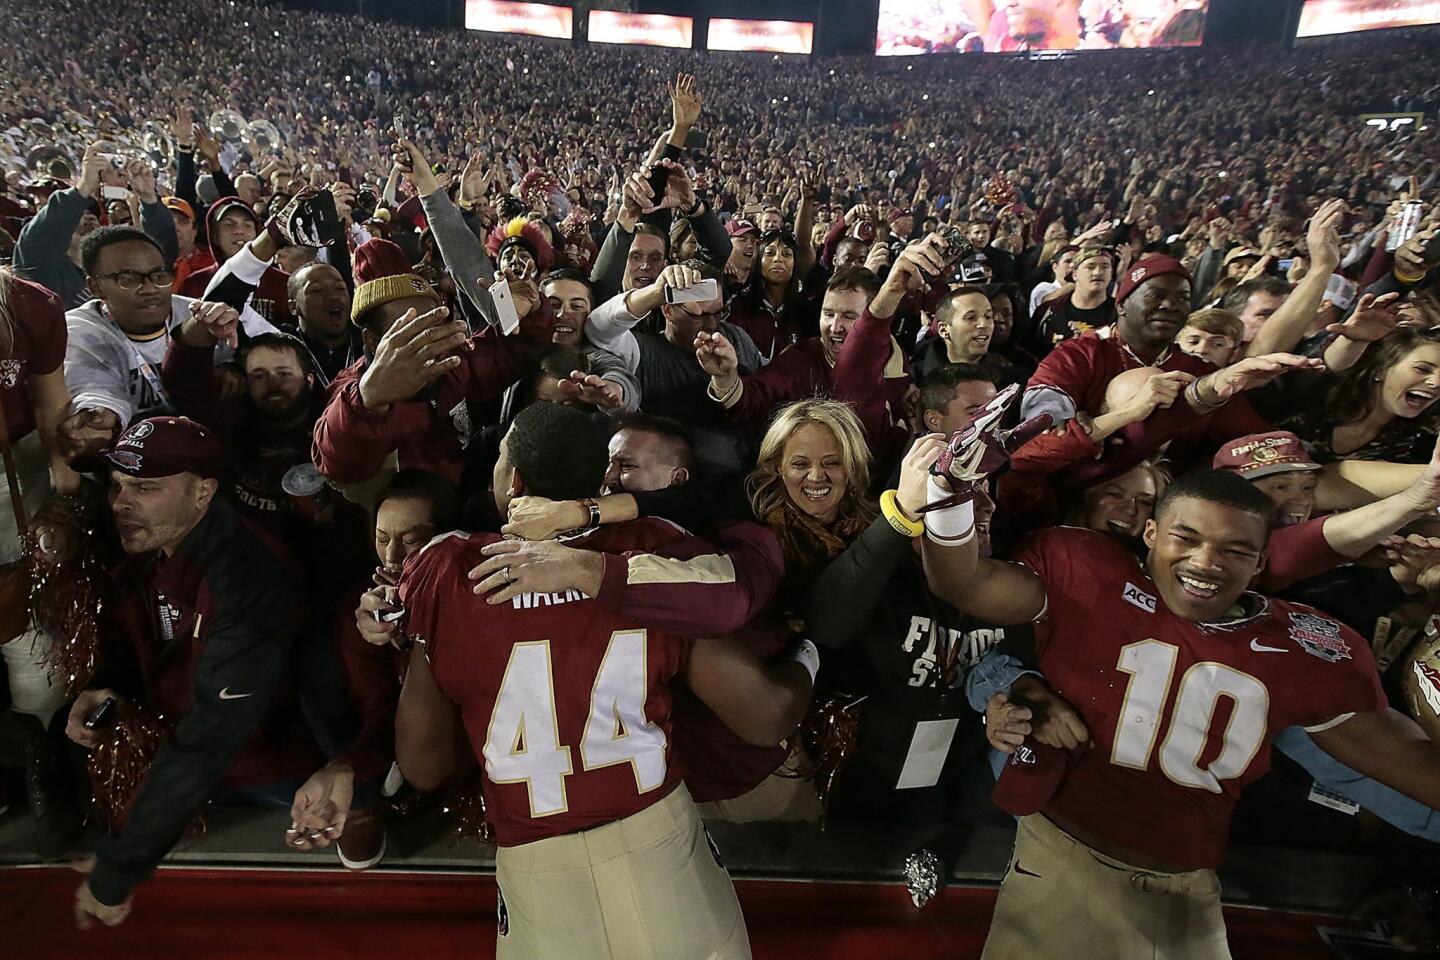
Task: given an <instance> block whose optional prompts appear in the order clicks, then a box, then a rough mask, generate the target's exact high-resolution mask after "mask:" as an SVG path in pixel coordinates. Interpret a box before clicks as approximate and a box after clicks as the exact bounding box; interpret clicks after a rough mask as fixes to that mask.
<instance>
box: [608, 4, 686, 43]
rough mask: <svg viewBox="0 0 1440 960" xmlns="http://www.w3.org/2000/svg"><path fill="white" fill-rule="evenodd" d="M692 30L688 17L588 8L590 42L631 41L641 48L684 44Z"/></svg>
mask: <svg viewBox="0 0 1440 960" xmlns="http://www.w3.org/2000/svg"><path fill="white" fill-rule="evenodd" d="M694 32H695V21H694V20H692V19H691V18H690V17H667V16H663V15H661V14H658V13H615V12H614V11H611V10H592V11H590V39H591V41H593V42H594V43H633V44H638V45H639V46H642V47H688V46H690V44H691V38H692V37H693V36H694Z"/></svg>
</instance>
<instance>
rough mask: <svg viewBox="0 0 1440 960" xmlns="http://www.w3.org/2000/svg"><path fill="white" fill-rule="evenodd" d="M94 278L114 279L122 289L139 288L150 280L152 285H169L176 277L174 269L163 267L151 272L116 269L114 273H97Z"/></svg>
mask: <svg viewBox="0 0 1440 960" xmlns="http://www.w3.org/2000/svg"><path fill="white" fill-rule="evenodd" d="M92 279H95V280H113V281H115V285H116V286H117V287H119V288H120V289H121V290H139V289H140V286H141V284H143V283H145V282H146V281H149V283H150V286H152V287H168V286H170V284H171V283H172V282H173V281H174V279H175V274H174V272H173V271H171V270H168V269H166V268H165V267H161V268H160V269H159V270H151V271H150V272H149V273H141V272H140V271H138V270H116V271H115V272H114V273H97V274H95V275H94V277H93V278H92Z"/></svg>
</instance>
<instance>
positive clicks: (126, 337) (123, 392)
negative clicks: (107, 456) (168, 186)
mask: <svg viewBox="0 0 1440 960" xmlns="http://www.w3.org/2000/svg"><path fill="white" fill-rule="evenodd" d="M166 216H169V214H166ZM81 261H82V263H83V264H84V268H85V274H86V276H87V278H88V284H89V287H90V289H91V290H92V291H94V293H95V295H96V299H94V300H90V301H87V302H86V303H84V304H83V305H81V306H79V307H76V308H75V309H73V310H71V311H69V312H68V313H66V315H65V319H66V326H67V327H68V330H69V342H68V344H67V345H66V348H65V382H66V383H67V384H68V385H69V387H70V392H71V394H72V396H73V398H74V399H73V401H72V404H71V408H72V409H73V410H75V411H76V413H75V415H74V416H72V417H71V418H70V419H69V420H67V421H66V422H65V424H63V425H62V427H61V434H62V439H63V440H64V442H66V443H69V442H72V441H73V442H78V443H80V444H81V445H83V442H84V441H87V440H94V439H97V438H100V437H103V438H105V439H108V438H110V437H112V436H114V432H115V430H116V429H117V428H119V427H122V426H125V425H127V424H129V423H130V422H131V421H132V420H135V419H138V418H141V417H146V416H151V415H154V414H157V413H174V412H175V406H174V402H173V400H172V399H171V397H170V396H169V394H168V392H167V391H166V389H165V386H164V384H163V382H162V380H161V377H160V366H161V363H162V362H163V361H164V359H165V352H166V345H167V343H168V340H169V336H170V331H171V330H173V329H175V328H176V327H178V326H179V325H180V324H181V323H183V322H184V321H185V320H186V318H188V317H190V316H191V315H192V314H193V313H194V312H195V311H199V310H202V309H204V310H207V311H209V310H214V309H219V308H222V305H218V304H208V305H207V304H203V303H202V302H201V301H198V300H191V299H190V298H188V297H179V296H174V295H173V294H171V293H170V285H171V281H172V279H173V277H174V274H173V273H172V272H171V269H170V267H169V265H168V263H167V261H166V258H165V254H164V253H163V252H162V251H161V249H160V245H159V244H158V243H157V242H156V241H155V239H154V238H153V237H151V236H150V235H149V234H147V233H145V232H144V231H141V230H136V229H135V228H133V227H102V228H100V229H99V230H96V231H95V232H94V233H92V234H90V235H89V236H87V237H86V238H85V242H84V243H83V244H82V245H81ZM267 331H268V332H274V328H273V327H271V326H270V325H269V324H267V323H265V322H264V321H263V320H260V319H259V318H258V317H255V318H254V320H253V322H252V323H250V324H247V325H246V332H247V333H249V334H252V335H258V334H260V333H264V332H267ZM231 355H232V348H231V347H230V346H229V345H226V346H224V347H222V348H221V349H220V350H218V351H217V356H216V360H217V361H219V360H226V359H229V357H230V356H231Z"/></svg>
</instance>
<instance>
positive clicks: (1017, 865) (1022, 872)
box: [1015, 861, 1044, 880]
mask: <svg viewBox="0 0 1440 960" xmlns="http://www.w3.org/2000/svg"><path fill="white" fill-rule="evenodd" d="M1015 872H1016V873H1018V874H1020V875H1022V876H1026V877H1034V878H1035V879H1036V880H1043V879H1044V878H1043V877H1041V876H1040V874H1038V873H1031V872H1030V871H1029V870H1026V869H1025V868H1024V867H1022V866H1020V863H1019V861H1016V863H1015Z"/></svg>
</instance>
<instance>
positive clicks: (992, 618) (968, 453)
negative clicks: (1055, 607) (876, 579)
mask: <svg viewBox="0 0 1440 960" xmlns="http://www.w3.org/2000/svg"><path fill="white" fill-rule="evenodd" d="M1019 390H1020V388H1019V385H1011V386H1009V387H1006V388H1005V389H1004V390H1002V391H1001V392H1000V393H999V394H997V395H996V396H995V398H994V399H993V400H991V401H990V402H989V403H987V404H986V405H985V406H983V407H981V408H980V409H979V410H977V411H976V412H975V414H974V415H973V416H972V417H971V418H970V422H969V423H968V424H966V426H965V428H964V429H963V430H961V431H960V432H959V433H957V434H955V436H954V437H952V438H951V439H950V441H949V444H948V445H947V448H946V450H945V452H944V453H943V454H941V456H940V460H939V461H938V462H937V463H936V464H935V467H934V468H933V469H932V471H931V475H930V479H929V481H928V485H927V491H926V500H927V505H926V507H925V538H924V540H923V541H922V542H921V547H920V555H921V558H922V559H923V561H924V566H925V579H926V581H927V582H928V583H929V585H930V591H931V592H932V593H934V594H935V595H936V596H937V597H940V598H941V599H943V600H946V601H948V602H949V603H951V604H952V605H954V606H955V607H957V608H958V609H960V610H962V611H964V612H965V613H969V614H971V615H972V616H976V617H980V618H981V619H983V620H987V621H989V622H991V623H995V624H1001V625H1009V624H1017V623H1028V622H1030V621H1032V620H1034V619H1036V618H1037V617H1039V616H1040V615H1041V614H1043V613H1044V612H1045V584H1044V583H1043V582H1042V581H1041V580H1040V578H1039V577H1038V576H1037V575H1036V574H1035V573H1033V572H1032V571H1029V570H1027V569H1025V568H1024V567H1021V566H1019V565H1016V564H1010V563H1001V562H997V561H994V560H988V559H981V557H980V542H979V540H978V538H977V537H976V536H975V503H974V501H975V498H976V497H977V496H982V495H983V492H982V491H983V486H984V484H985V483H986V481H987V480H988V478H989V477H990V476H991V475H992V474H994V473H997V472H998V471H1000V470H1001V469H1002V468H1003V467H1004V466H1005V465H1006V464H1007V463H1008V461H1009V458H1010V453H1011V452H1012V451H1013V450H1016V449H1018V448H1019V447H1021V446H1022V445H1023V444H1024V443H1025V442H1026V441H1027V440H1029V439H1030V438H1031V437H1033V436H1035V435H1036V434H1038V433H1039V432H1040V431H1042V430H1044V429H1045V428H1046V427H1048V426H1049V425H1050V422H1051V421H1050V418H1049V416H1048V415H1044V414H1042V415H1040V416H1038V417H1035V418H1032V419H1030V420H1026V421H1025V422H1023V423H1021V424H1020V425H1019V426H1018V427H1016V428H1015V429H1013V430H1002V429H1000V427H999V424H1000V421H1001V418H1002V417H1004V415H1005V412H1006V410H1008V409H1009V407H1010V406H1011V404H1012V403H1013V402H1014V401H1015V397H1016V395H1017V394H1018V393H1019ZM952 491H953V492H952Z"/></svg>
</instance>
